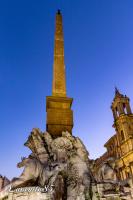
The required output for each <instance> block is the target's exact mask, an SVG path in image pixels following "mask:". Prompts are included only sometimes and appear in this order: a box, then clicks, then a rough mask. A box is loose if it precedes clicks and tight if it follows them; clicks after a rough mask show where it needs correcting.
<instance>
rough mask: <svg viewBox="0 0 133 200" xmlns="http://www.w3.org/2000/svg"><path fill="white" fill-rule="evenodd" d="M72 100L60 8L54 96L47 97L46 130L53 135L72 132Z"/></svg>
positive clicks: (55, 41)
mask: <svg viewBox="0 0 133 200" xmlns="http://www.w3.org/2000/svg"><path fill="white" fill-rule="evenodd" d="M72 101H73V99H72V98H69V97H67V93H66V74H65V63H64V37H63V23H62V14H61V12H60V10H58V12H57V14H56V25H55V39H54V62H53V85H52V96H47V97H46V112H47V121H46V131H48V132H49V133H50V134H51V135H52V136H53V137H58V136H61V134H62V131H69V132H70V133H72V128H73V111H72V110H71V105H72Z"/></svg>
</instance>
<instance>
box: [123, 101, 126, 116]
mask: <svg viewBox="0 0 133 200" xmlns="http://www.w3.org/2000/svg"><path fill="white" fill-rule="evenodd" d="M123 109H124V113H125V114H127V108H126V104H125V103H123Z"/></svg>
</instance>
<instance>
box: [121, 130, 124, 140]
mask: <svg viewBox="0 0 133 200" xmlns="http://www.w3.org/2000/svg"><path fill="white" fill-rule="evenodd" d="M121 140H122V141H123V140H125V136H124V132H123V131H121Z"/></svg>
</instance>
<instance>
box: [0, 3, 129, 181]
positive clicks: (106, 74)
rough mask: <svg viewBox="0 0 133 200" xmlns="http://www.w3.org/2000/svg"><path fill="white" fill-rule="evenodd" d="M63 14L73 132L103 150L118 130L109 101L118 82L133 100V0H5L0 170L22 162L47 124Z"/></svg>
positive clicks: (0, 44)
mask: <svg viewBox="0 0 133 200" xmlns="http://www.w3.org/2000/svg"><path fill="white" fill-rule="evenodd" d="M58 8H60V9H61V11H62V14H63V22H64V38H65V63H66V73H67V93H68V96H69V97H73V98H74V102H73V110H74V129H73V134H74V135H75V136H78V137H80V138H81V139H82V140H83V142H84V143H85V145H86V147H87V149H88V150H89V153H90V158H97V157H98V156H100V155H102V154H103V153H104V151H105V149H104V147H103V145H104V143H105V142H106V141H107V140H108V139H109V138H110V137H111V136H112V135H113V134H114V132H115V131H114V129H113V128H112V124H113V117H112V112H111V109H110V105H111V102H112V99H113V97H114V87H115V86H117V87H118V88H119V89H120V91H121V92H122V93H123V94H126V95H127V96H129V97H130V99H131V105H132V107H133V0H60V1H59V0H3V1H2V0H1V1H0V94H1V98H0V173H1V174H3V175H7V176H8V177H9V178H12V177H14V176H18V175H19V174H20V170H19V169H17V168H16V163H17V162H19V161H20V157H21V156H27V155H28V154H29V152H30V151H29V150H28V149H27V148H26V147H24V146H23V144H24V142H25V141H26V139H27V137H28V135H29V133H30V131H31V130H32V128H33V127H39V128H40V129H41V130H42V131H44V130H45V124H46V111H45V108H46V102H45V97H46V96H47V95H51V88H52V65H53V44H54V25H55V13H56V10H57V9H58Z"/></svg>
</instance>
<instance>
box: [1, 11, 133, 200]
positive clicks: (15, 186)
mask: <svg viewBox="0 0 133 200" xmlns="http://www.w3.org/2000/svg"><path fill="white" fill-rule="evenodd" d="M123 101H124V99H123ZM123 103H124V104H123V105H124V106H125V107H123V110H124V109H125V108H127V112H130V109H129V104H128V99H126V98H125V101H124V102H123ZM71 105H72V98H68V97H67V93H66V78H65V64H64V39H63V28H62V15H61V13H60V11H58V12H57V14H56V28H55V44H54V64H53V87H52V96H47V97H46V112H47V122H46V132H41V131H40V130H39V129H38V128H33V129H32V131H31V133H30V135H29V137H28V139H27V141H26V142H25V144H24V145H25V146H26V147H28V148H29V149H30V150H31V154H30V155H29V156H28V157H27V158H25V157H24V158H22V160H21V161H20V162H19V163H18V164H17V167H18V168H20V167H24V170H23V172H22V174H21V175H20V176H19V177H18V178H13V180H12V181H11V182H10V184H9V181H8V180H7V179H6V181H5V178H4V177H3V176H0V187H1V188H0V190H1V192H0V200H6V199H8V200H40V199H42V200H124V199H128V200H131V199H133V194H132V189H131V188H130V187H127V184H128V183H127V182H125V183H124V182H121V181H120V180H119V178H118V177H117V172H116V169H115V160H114V158H113V157H112V156H111V155H110V156H108V158H107V159H106V162H102V165H101V166H99V165H97V161H95V160H90V159H89V157H88V156H89V153H88V151H87V149H86V147H85V146H84V144H83V142H82V141H81V140H80V138H78V137H75V136H73V135H72V128H73V111H72V110H71ZM114 105H116V104H115V102H114V104H113V109H114V107H115V106H114ZM117 107H118V112H119V111H120V112H121V111H122V110H119V109H121V107H120V104H119V102H118V106H117ZM115 113H117V110H116V109H115ZM117 114H120V113H117ZM123 114H124V113H123ZM130 114H131V113H130ZM120 120H122V119H120ZM118 124H119V120H118V121H116V124H115V126H117V125H118ZM122 127H123V126H122ZM125 128H126V126H125ZM121 136H122V133H121ZM123 140H124V139H123ZM119 164H121V160H120V162H119ZM96 169H97V170H96ZM9 188H10V190H9Z"/></svg>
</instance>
